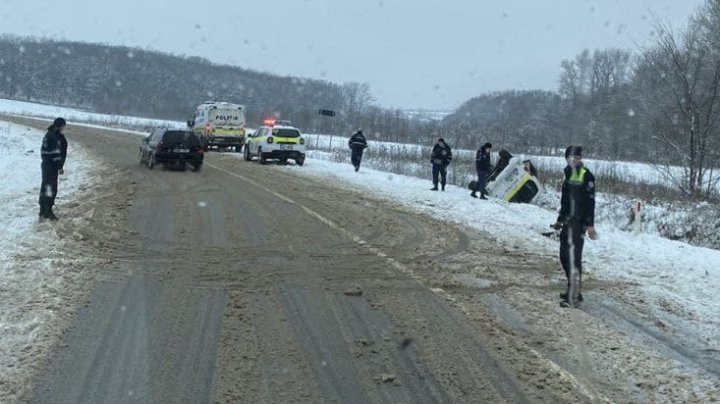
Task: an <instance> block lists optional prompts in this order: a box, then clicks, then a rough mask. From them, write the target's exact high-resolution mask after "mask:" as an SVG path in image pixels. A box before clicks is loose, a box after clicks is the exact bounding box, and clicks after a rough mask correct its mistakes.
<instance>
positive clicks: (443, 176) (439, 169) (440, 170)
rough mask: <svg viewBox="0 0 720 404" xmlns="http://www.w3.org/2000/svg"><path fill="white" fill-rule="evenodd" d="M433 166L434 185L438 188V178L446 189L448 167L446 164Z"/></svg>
mask: <svg viewBox="0 0 720 404" xmlns="http://www.w3.org/2000/svg"><path fill="white" fill-rule="evenodd" d="M432 166H433V167H432V176H433V185H435V188H437V186H438V177H440V183H441V184H442V187H443V188H445V184H446V183H447V166H446V165H445V164H433V165H432Z"/></svg>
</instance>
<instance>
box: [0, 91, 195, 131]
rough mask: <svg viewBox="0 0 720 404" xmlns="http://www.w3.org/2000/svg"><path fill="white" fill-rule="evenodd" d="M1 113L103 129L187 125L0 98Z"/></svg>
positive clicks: (180, 126) (143, 128)
mask: <svg viewBox="0 0 720 404" xmlns="http://www.w3.org/2000/svg"><path fill="white" fill-rule="evenodd" d="M0 113H3V114H8V115H17V116H27V117H35V118H44V119H55V118H57V117H59V116H61V117H63V118H65V120H67V121H68V123H69V124H75V123H87V124H95V125H102V126H103V127H113V128H125V129H134V130H143V131H149V129H151V128H155V127H158V126H166V127H170V128H184V127H185V125H186V124H185V123H184V122H179V121H169V120H163V119H149V118H138V117H134V116H121V115H107V114H97V113H94V112H87V111H82V110H79V109H75V108H65V107H56V106H53V105H45V104H37V103H31V102H23V101H15V100H7V99H3V98H0Z"/></svg>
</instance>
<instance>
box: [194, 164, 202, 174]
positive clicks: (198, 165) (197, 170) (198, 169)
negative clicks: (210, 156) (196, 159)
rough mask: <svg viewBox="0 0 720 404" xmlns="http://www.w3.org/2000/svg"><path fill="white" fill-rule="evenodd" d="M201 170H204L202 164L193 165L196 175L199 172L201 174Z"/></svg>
mask: <svg viewBox="0 0 720 404" xmlns="http://www.w3.org/2000/svg"><path fill="white" fill-rule="evenodd" d="M200 169H202V163H195V164H193V168H192V170H193V171H194V172H196V173H197V172H200Z"/></svg>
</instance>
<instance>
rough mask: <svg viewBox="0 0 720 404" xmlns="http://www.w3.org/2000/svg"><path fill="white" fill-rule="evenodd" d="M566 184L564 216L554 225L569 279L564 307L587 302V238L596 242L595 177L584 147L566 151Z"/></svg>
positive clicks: (563, 196) (563, 264)
mask: <svg viewBox="0 0 720 404" xmlns="http://www.w3.org/2000/svg"><path fill="white" fill-rule="evenodd" d="M565 159H566V160H567V163H568V165H567V167H565V181H564V182H563V186H562V197H561V201H560V202H561V206H560V215H559V216H558V219H557V221H556V222H555V224H554V225H553V227H554V228H555V229H558V230H561V231H560V263H561V265H562V267H563V270H565V275H566V276H567V279H568V284H567V290H566V291H565V293H561V294H560V297H561V298H562V299H563V300H562V302H561V303H560V304H561V306H563V307H572V306H575V305H576V304H577V303H578V302H581V301H583V297H582V294H581V293H580V288H581V286H582V252H583V244H584V236H585V233H587V235H588V237H590V238H591V239H593V240H594V239H595V238H596V237H597V233H596V232H595V177H594V176H593V175H592V173H591V172H590V170H588V169H587V168H586V167H585V166H584V165H583V163H582V147H578V146H575V147H573V146H570V147H568V148H567V150H565Z"/></svg>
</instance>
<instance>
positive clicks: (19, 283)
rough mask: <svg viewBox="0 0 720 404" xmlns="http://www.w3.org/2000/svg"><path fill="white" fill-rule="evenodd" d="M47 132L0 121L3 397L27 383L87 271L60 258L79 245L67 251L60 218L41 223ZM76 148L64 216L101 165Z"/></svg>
mask: <svg viewBox="0 0 720 404" xmlns="http://www.w3.org/2000/svg"><path fill="white" fill-rule="evenodd" d="M43 135H44V132H42V131H38V130H35V129H30V128H26V127H23V126H19V125H14V124H10V123H7V122H0V183H2V187H0V204H1V205H2V207H3V214H2V215H0V228H2V229H3V231H2V232H0V335H2V337H1V338H0V401H4V400H5V399H9V397H14V394H16V393H17V394H19V392H20V390H19V389H22V388H23V387H22V386H25V385H27V378H28V377H29V376H28V375H29V373H30V372H31V368H32V367H33V366H35V364H34V363H32V362H33V361H34V359H33V358H35V359H36V358H37V353H38V352H39V351H42V350H44V349H45V348H46V344H49V343H51V342H50V341H51V340H52V338H50V336H51V335H54V334H55V333H56V330H54V329H53V327H55V326H56V324H57V321H56V320H57V318H56V317H57V316H58V315H59V314H58V313H59V312H60V311H61V310H60V309H61V307H60V306H61V305H62V302H63V299H64V298H65V297H66V296H65V294H66V292H67V287H68V281H70V282H72V283H75V282H76V281H77V283H78V284H79V280H80V279H81V278H82V277H84V276H85V274H83V273H73V272H68V269H67V267H66V266H64V265H59V264H58V262H59V261H61V260H63V259H65V258H67V256H66V253H70V254H72V251H65V249H66V247H67V244H66V242H64V241H63V240H61V239H60V234H58V233H57V228H56V227H55V225H51V224H49V223H38V209H39V208H38V193H39V188H40V160H41V159H40V145H41V143H42V137H43ZM69 155H70V158H69V159H68V161H67V163H66V167H65V175H63V176H61V177H60V184H59V194H58V199H57V201H56V205H58V208H57V209H56V211H57V213H58V215H62V214H63V209H64V206H66V205H67V204H68V203H69V202H71V201H73V200H74V199H76V198H79V197H80V196H79V195H82V192H83V190H84V189H85V187H87V186H88V183H89V181H91V177H92V170H93V168H92V167H94V166H95V164H96V162H94V161H93V159H92V158H91V157H90V156H88V155H87V154H86V153H85V152H84V151H83V150H82V149H80V148H78V147H77V146H76V145H74V144H70V146H69ZM76 270H77V267H76Z"/></svg>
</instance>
